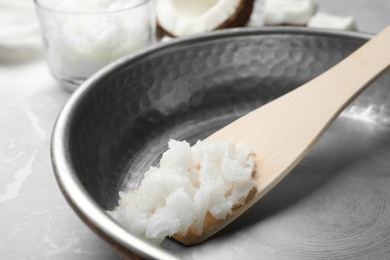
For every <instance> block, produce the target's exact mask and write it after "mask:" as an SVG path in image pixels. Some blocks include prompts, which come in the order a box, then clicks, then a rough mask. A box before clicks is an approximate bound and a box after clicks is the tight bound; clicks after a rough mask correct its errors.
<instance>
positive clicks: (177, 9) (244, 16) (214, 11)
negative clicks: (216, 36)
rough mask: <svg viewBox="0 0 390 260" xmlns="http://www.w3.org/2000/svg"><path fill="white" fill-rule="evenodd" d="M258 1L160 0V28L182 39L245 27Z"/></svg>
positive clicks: (157, 4)
mask: <svg viewBox="0 0 390 260" xmlns="http://www.w3.org/2000/svg"><path fill="white" fill-rule="evenodd" d="M253 1H254V0H185V1H183V0H158V1H157V2H156V14H157V24H158V28H159V29H160V30H161V31H162V33H163V34H166V35H168V36H171V37H181V36H187V35H192V34H198V33H204V32H209V31H213V30H217V29H223V28H230V27H239V26H244V25H245V24H246V23H247V22H248V20H249V18H250V15H251V13H252V8H253Z"/></svg>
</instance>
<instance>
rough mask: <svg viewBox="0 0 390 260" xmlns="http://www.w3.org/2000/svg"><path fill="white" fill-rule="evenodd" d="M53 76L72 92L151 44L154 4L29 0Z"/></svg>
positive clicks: (133, 0) (145, 1)
mask: <svg viewBox="0 0 390 260" xmlns="http://www.w3.org/2000/svg"><path fill="white" fill-rule="evenodd" d="M34 2H35V6H36V11H37V15H38V19H39V22H40V26H41V32H42V38H43V42H44V45H45V56H46V60H47V63H48V67H49V70H50V72H51V73H52V75H53V76H54V77H55V78H56V79H57V80H58V82H59V83H60V85H61V86H62V87H63V88H65V89H67V90H69V91H74V90H75V89H77V88H78V87H79V86H80V84H82V83H83V82H84V81H85V80H86V79H87V78H88V77H89V76H91V75H92V74H93V73H95V72H96V71H98V70H99V69H101V68H102V67H104V66H105V65H107V64H109V63H111V62H112V61H114V60H116V59H118V58H121V57H123V56H125V55H127V54H130V53H132V52H134V51H136V50H139V49H141V48H144V47H147V46H149V45H151V44H153V43H155V28H156V20H155V13H154V3H153V0H82V1H79V0H67V1H56V0H34Z"/></svg>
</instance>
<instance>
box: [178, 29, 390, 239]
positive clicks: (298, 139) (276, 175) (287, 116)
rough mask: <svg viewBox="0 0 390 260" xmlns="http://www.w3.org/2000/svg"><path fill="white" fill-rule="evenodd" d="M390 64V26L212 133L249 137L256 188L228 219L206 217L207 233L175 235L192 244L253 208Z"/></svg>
mask: <svg viewBox="0 0 390 260" xmlns="http://www.w3.org/2000/svg"><path fill="white" fill-rule="evenodd" d="M389 65H390V26H389V27H387V28H386V29H385V30H384V31H382V32H381V33H380V34H378V35H377V36H376V37H374V38H373V39H372V40H370V41H368V42H367V43H366V44H365V45H363V46H362V47H361V48H359V49H358V50H357V51H355V52H354V53H353V54H351V55H350V56H348V57H347V58H345V59H344V60H343V61H341V62H340V63H338V64H337V65H335V66H334V67H332V68H331V69H329V70H328V71H326V72H325V73H323V74H322V75H320V76H318V77H317V78H315V79H313V80H311V81H310V82H308V83H306V84H304V85H303V86H301V87H299V88H297V89H295V90H294V91H292V92H290V93H288V94H286V95H284V96H282V97H280V98H278V99H276V100H274V101H273V102H270V103H268V104H266V105H264V106H262V107H260V108H258V109H257V110H254V111H252V112H251V113H249V114H247V115H245V116H243V117H241V118H239V119H238V120H236V121H234V122H233V123H231V124H229V125H228V126H226V127H224V128H222V129H221V130H219V131H218V132H216V133H214V134H213V135H211V136H210V137H209V139H211V140H229V141H230V142H232V143H238V142H243V143H245V144H246V145H248V146H250V147H251V148H252V149H253V150H254V151H255V162H256V165H257V173H256V174H255V175H254V176H253V179H254V181H255V182H256V183H257V187H256V190H255V192H254V194H253V195H252V196H250V198H248V199H247V202H246V204H245V205H244V206H242V207H239V208H237V209H235V210H234V213H233V215H230V216H228V217H227V218H226V219H225V220H223V221H220V220H219V221H218V220H216V219H214V218H213V217H212V216H211V215H210V214H208V215H207V216H206V219H205V223H204V229H203V230H204V231H203V234H202V235H201V236H199V235H196V234H194V233H192V232H191V230H190V231H189V232H188V234H187V235H186V236H179V235H175V236H174V238H175V239H177V240H179V241H180V242H182V243H183V244H186V245H192V244H197V243H200V242H202V241H204V240H205V239H207V238H209V237H210V236H212V235H213V234H215V233H216V232H218V231H219V230H221V229H222V228H224V227H225V226H227V225H228V224H229V223H231V222H232V221H233V220H234V219H236V218H237V217H238V216H240V215H241V214H242V213H243V212H245V211H246V210H247V209H249V208H250V207H251V206H252V205H253V204H255V203H256V202H257V201H258V200H259V199H261V198H262V197H263V196H264V195H265V194H266V193H267V192H269V191H270V190H271V189H272V188H273V187H274V186H275V185H276V184H277V183H278V182H279V181H280V180H282V179H283V178H284V177H285V176H286V175H287V174H288V173H289V172H290V171H291V170H292V169H293V168H294V167H295V166H296V165H297V164H298V163H299V162H300V161H301V160H302V158H303V157H304V156H305V155H306V154H307V153H308V152H309V150H310V149H311V148H312V147H313V145H314V144H315V143H316V142H317V140H318V139H319V138H320V137H321V135H322V134H323V133H324V132H325V130H326V129H327V128H328V127H329V125H330V124H331V123H332V122H333V121H334V120H335V119H336V118H337V116H338V115H339V114H340V113H341V111H342V110H343V109H344V108H345V107H346V106H347V105H348V104H349V103H350V102H351V101H352V100H353V99H354V98H355V97H356V96H357V95H358V94H359V93H360V92H361V91H362V90H364V89H365V88H366V87H367V86H368V85H369V84H370V83H371V82H372V81H373V80H374V79H375V78H376V77H377V76H379V75H380V74H381V73H382V72H384V71H385V69H386V68H388V67H389Z"/></svg>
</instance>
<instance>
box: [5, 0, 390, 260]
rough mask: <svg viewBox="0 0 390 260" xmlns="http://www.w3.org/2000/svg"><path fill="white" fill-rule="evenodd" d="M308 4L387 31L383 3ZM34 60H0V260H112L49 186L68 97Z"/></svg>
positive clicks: (331, 0) (389, 5) (339, 0)
mask: <svg viewBox="0 0 390 260" xmlns="http://www.w3.org/2000/svg"><path fill="white" fill-rule="evenodd" d="M316 2H317V3H318V4H319V9H320V10H321V11H323V12H327V13H330V14H334V15H345V16H347V15H349V16H353V17H354V18H355V20H356V23H357V27H358V29H359V31H362V32H368V33H378V32H379V31H381V30H382V29H383V28H385V27H386V26H387V25H389V24H390V18H389V16H388V14H389V13H390V2H389V1H388V0H370V1H367V0H316ZM0 40H1V39H0ZM0 47H1V45H0ZM37 53H39V52H36V53H35V54H34V55H30V56H28V59H27V58H26V59H17V60H15V61H14V62H12V61H9V60H2V59H1V58H0V212H1V213H0V234H1V236H0V259H118V258H117V256H116V255H115V253H114V252H113V251H112V250H111V249H110V248H109V247H108V246H107V245H106V244H105V243H104V242H102V241H101V240H100V239H99V238H98V237H97V236H96V235H95V234H93V233H92V231H90V230H89V228H88V227H87V226H86V225H85V224H84V223H83V222H82V221H81V220H80V219H79V218H78V217H77V216H76V214H75V213H74V212H73V211H72V209H71V208H70V207H69V205H68V204H67V203H66V201H65V199H64V197H63V196H62V194H61V192H60V190H59V188H58V186H57V183H56V181H55V178H54V175H53V171H52V168H51V162H50V154H49V148H50V135H51V131H52V127H53V124H54V122H55V119H56V117H57V115H58V113H59V111H60V109H61V107H62V106H63V105H64V104H65V103H66V101H67V100H68V98H69V97H70V95H71V94H70V93H69V92H66V91H65V90H63V89H61V88H60V87H59V86H58V84H57V83H56V82H55V80H54V79H53V78H52V76H51V75H50V73H49V72H48V69H47V67H46V63H45V61H44V59H43V57H42V54H41V53H40V54H37ZM14 55H18V50H15V54H14ZM23 57H26V56H23Z"/></svg>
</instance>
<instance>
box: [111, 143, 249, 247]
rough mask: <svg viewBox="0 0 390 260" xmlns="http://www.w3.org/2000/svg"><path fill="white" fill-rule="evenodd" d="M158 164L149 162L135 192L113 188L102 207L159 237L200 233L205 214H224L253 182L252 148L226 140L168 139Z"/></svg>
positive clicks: (153, 237)
mask: <svg viewBox="0 0 390 260" xmlns="http://www.w3.org/2000/svg"><path fill="white" fill-rule="evenodd" d="M168 147H169V149H168V150H167V151H166V152H165V153H164V154H163V155H162V158H161V161H160V166H159V167H150V169H149V170H148V171H147V172H146V173H145V176H144V179H143V181H142V183H141V185H140V186H139V187H138V190H137V191H135V192H119V196H120V200H119V206H118V207H117V208H116V209H115V210H113V211H108V214H109V215H111V216H112V217H113V218H114V219H116V220H117V222H119V223H120V224H121V225H122V226H123V227H124V228H125V229H127V230H128V231H129V232H130V233H132V234H134V235H137V236H140V237H144V238H147V239H149V240H150V241H152V242H155V243H161V242H162V241H163V240H164V238H165V237H166V236H172V235H174V234H179V235H183V236H185V235H186V234H187V232H189V230H191V233H193V234H198V235H201V234H202V232H203V222H204V219H205V217H206V214H208V213H209V214H211V216H212V217H214V218H215V219H225V218H226V217H227V216H228V215H229V214H231V213H232V212H233V210H234V208H235V207H239V206H241V205H244V204H245V200H246V198H247V196H248V195H249V193H250V191H251V190H253V188H254V187H255V183H254V182H253V181H252V180H251V178H252V175H253V174H254V172H255V164H254V161H253V151H252V150H251V149H250V148H249V147H248V146H246V145H244V144H242V143H238V144H236V145H233V144H231V143H229V142H227V141H213V142H211V141H208V140H205V141H202V142H201V141H198V142H197V143H196V144H195V145H194V146H192V147H190V145H189V144H188V143H187V142H185V141H182V142H179V141H175V140H171V141H169V143H168Z"/></svg>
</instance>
